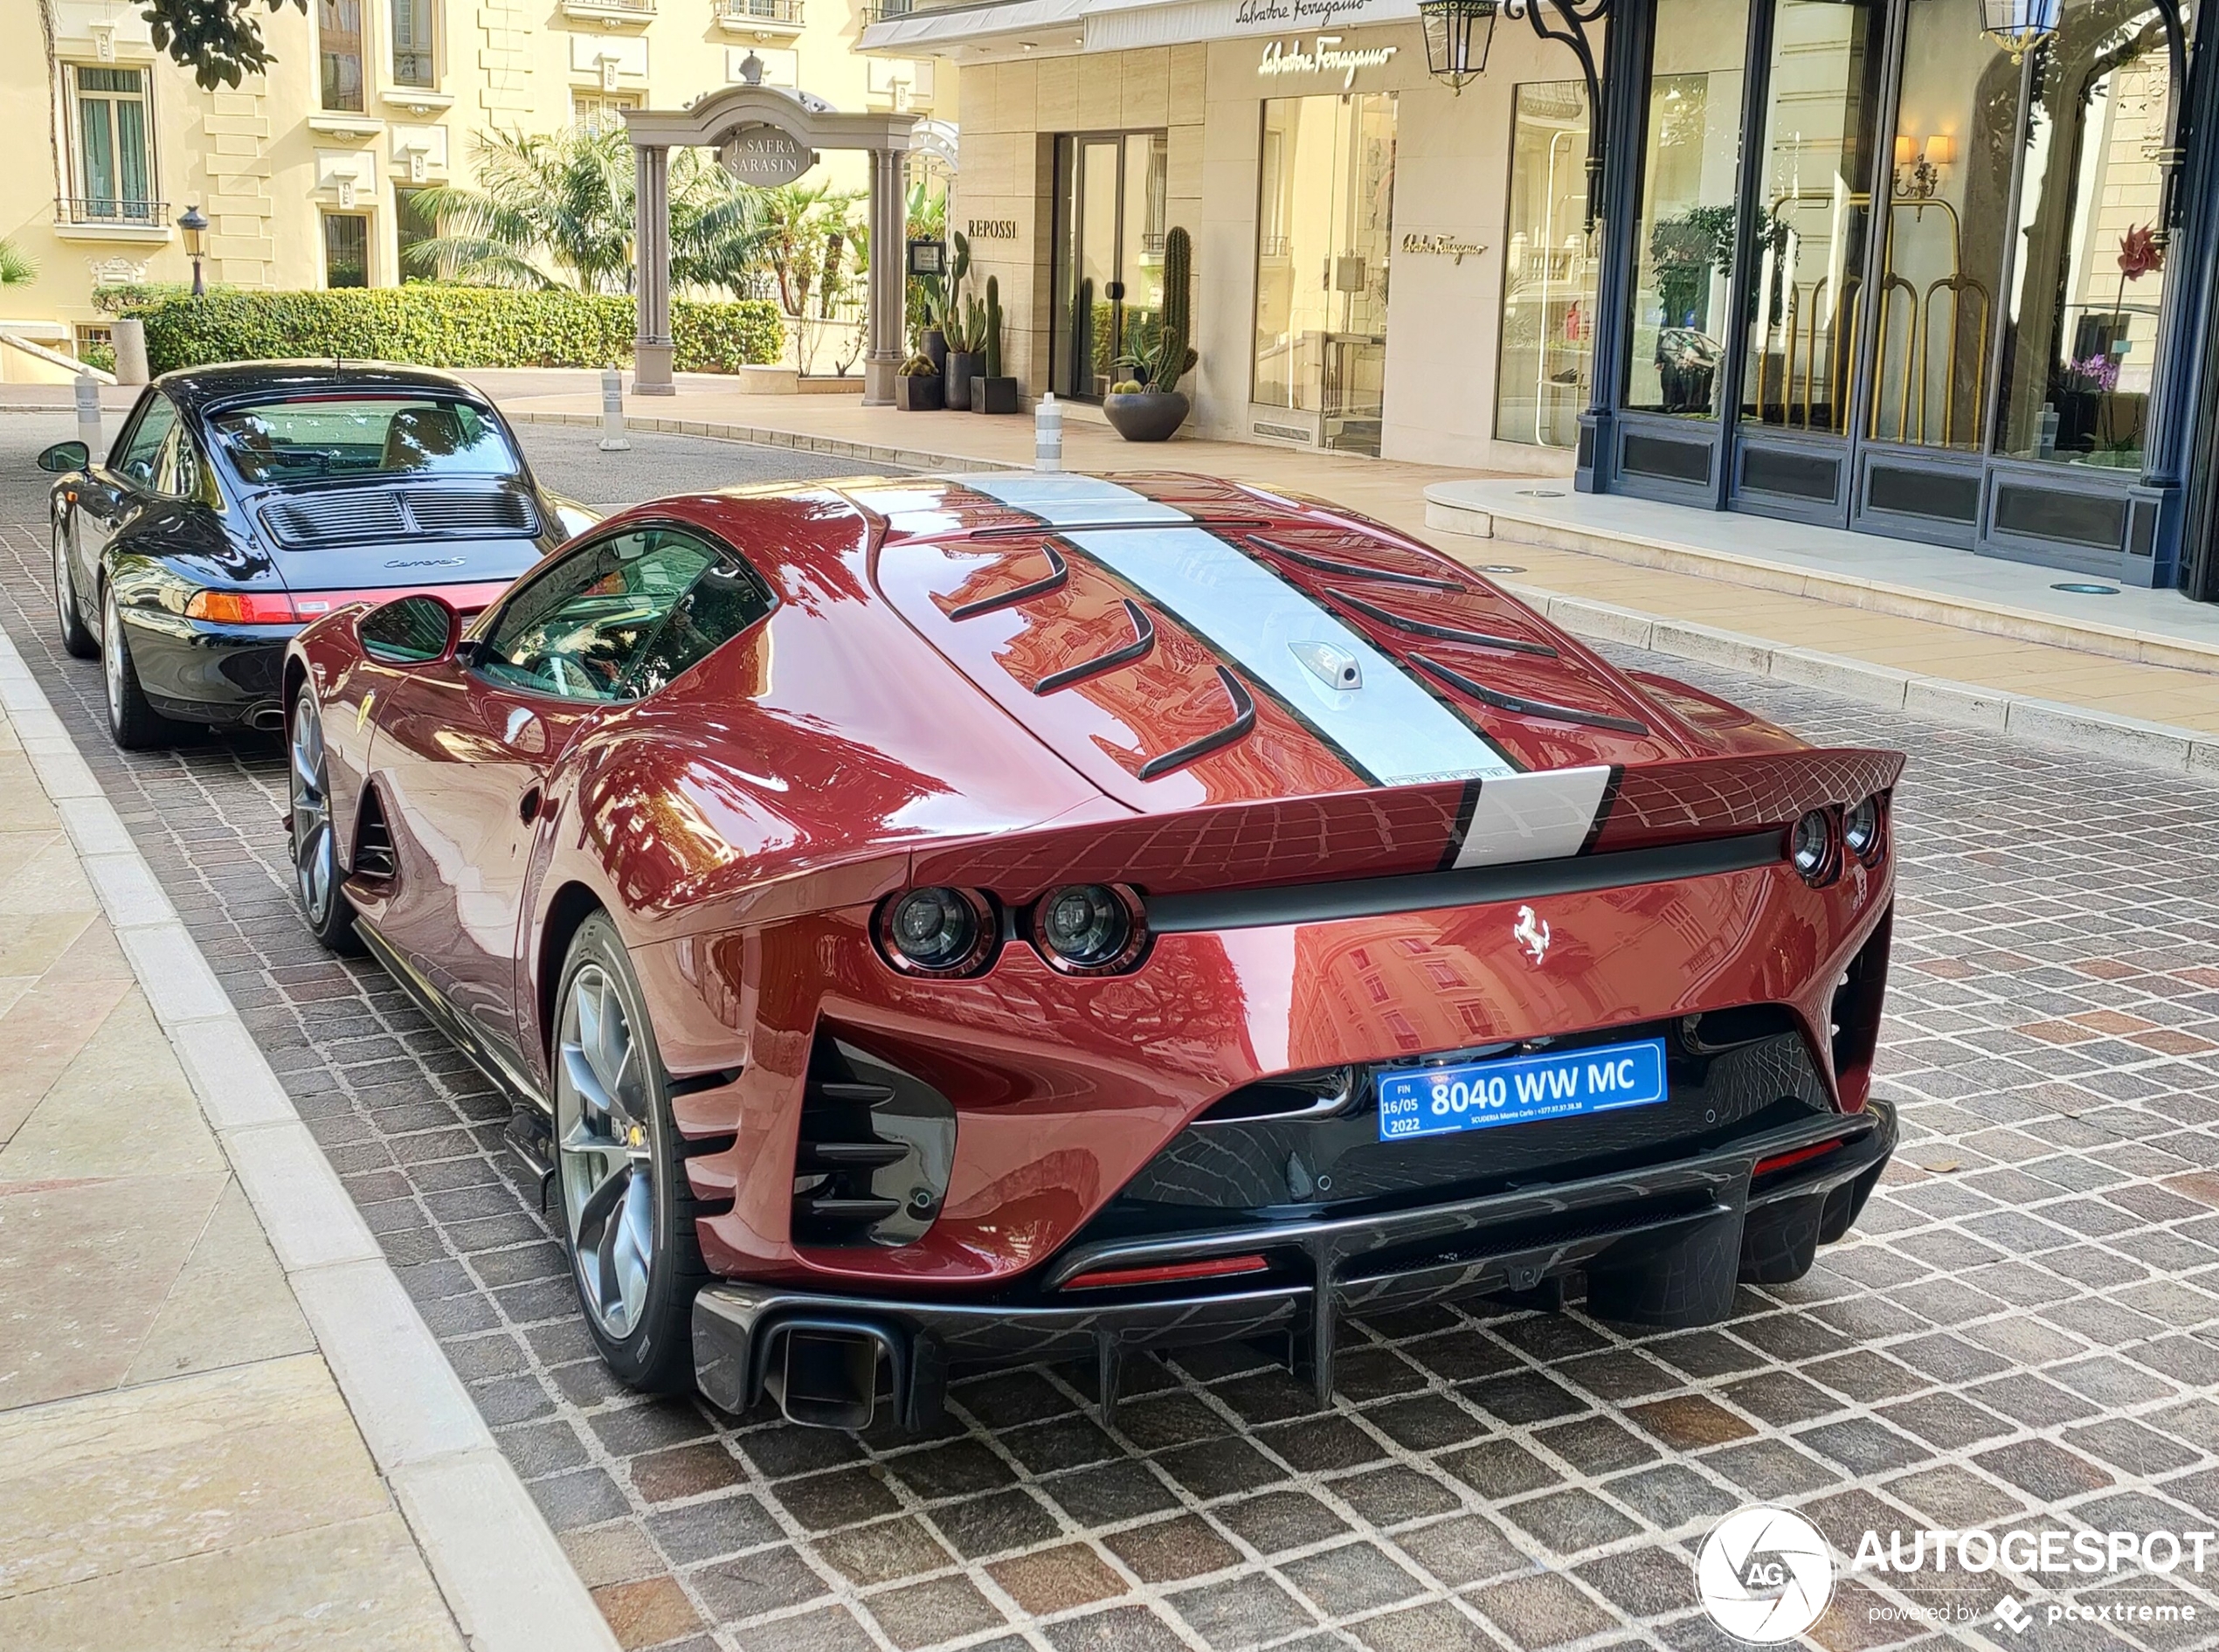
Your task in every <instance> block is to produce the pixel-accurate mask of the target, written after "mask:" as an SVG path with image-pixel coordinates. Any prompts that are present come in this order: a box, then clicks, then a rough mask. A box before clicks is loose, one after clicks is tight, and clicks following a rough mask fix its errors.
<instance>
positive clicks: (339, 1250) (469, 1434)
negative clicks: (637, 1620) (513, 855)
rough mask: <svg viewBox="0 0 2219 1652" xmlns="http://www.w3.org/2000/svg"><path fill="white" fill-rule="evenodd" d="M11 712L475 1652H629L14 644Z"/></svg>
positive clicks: (4, 679)
mask: <svg viewBox="0 0 2219 1652" xmlns="http://www.w3.org/2000/svg"><path fill="white" fill-rule="evenodd" d="M0 707H4V708H6V710H7V713H8V716H9V719H10V722H12V723H13V724H14V726H15V728H16V729H17V737H18V738H19V739H20V740H21V742H22V743H23V747H24V752H25V754H26V755H27V756H28V757H30V759H31V767H32V769H33V770H34V771H36V772H37V774H38V778H39V781H40V783H41V785H43V786H44V787H45V791H46V793H47V795H48V796H49V797H50V798H52V799H53V801H54V804H55V807H56V808H57V810H58V811H59V812H60V815H61V818H62V825H63V829H64V831H65V832H66V833H67V834H68V837H69V840H70V842H71V844H72V846H73V847H74V848H75V850H76V851H77V854H78V858H79V862H80V863H81V864H82V865H83V867H84V868H85V873H86V877H87V878H88V879H89V880H90V881H91V883H92V885H93V889H94V891H95V892H96V893H97V894H98V895H99V896H100V905H101V907H102V909H104V910H105V911H106V913H107V919H108V923H109V924H110V926H111V927H112V928H113V929H114V931H115V936H116V940H117V943H118V944H119V945H121V948H122V950H123V952H124V955H125V956H126V957H128V958H129V959H130V961H131V968H132V971H133V973H134V974H135V975H136V976H137V978H138V983H139V988H140V991H141V992H143V993H144V994H145V997H146V1000H147V1003H148V1005H149V1007H150V1008H151V1009H152V1010H153V1011H154V1013H155V1018H156V1020H158V1021H159V1022H160V1023H161V1024H162V1031H163V1032H164V1033H167V1034H168V1035H169V1040H170V1043H171V1044H172V1045H173V1046H174V1047H176V1053H177V1060H178V1064H179V1065H180V1066H181V1067H182V1068H183V1069H184V1073H185V1077H186V1079H187V1081H188V1082H190V1084H191V1085H192V1089H193V1094H194V1095H195V1096H197V1098H198V1100H199V1102H200V1107H201V1111H202V1112H203V1113H204V1115H205V1116H207V1119H208V1123H209V1127H210V1128H211V1130H214V1131H215V1133H216V1137H217V1140H218V1142H220V1143H221V1144H223V1149H224V1151H225V1156H226V1157H227V1158H229V1159H230V1160H231V1164H232V1172H233V1173H234V1174H236V1175H237V1176H238V1181H239V1185H240V1187H241V1188H242V1189H243V1190H244V1191H245V1194H246V1197H247V1199H248V1202H249V1203H251V1204H252V1206H253V1207H254V1213H255V1215H256V1216H257V1218H259V1220H260V1221H261V1224H262V1228H263V1231H264V1232H265V1233H266V1234H267V1235H268V1237H269V1241H270V1248H271V1249H272V1250H273V1251H274V1252H275V1253H276V1255H277V1258H278V1262H279V1265H280V1267H282V1268H284V1269H285V1274H286V1282H287V1284H289V1285H290V1286H291V1287H292V1289H293V1294H294V1298H295V1299H296V1300H297V1301H298V1302H299V1303H300V1304H301V1312H302V1313H303V1314H304V1315H305V1316H306V1317H307V1318H308V1324H309V1326H310V1328H311V1329H312V1330H313V1331H315V1338H316V1344H317V1346H318V1348H319V1349H320V1350H321V1352H322V1354H323V1357H324V1360H325V1362H326V1364H328V1365H329V1366H330V1368H331V1373H332V1376H333V1378H334V1379H335V1380H336V1381H337V1383H338V1385H339V1391H340V1393H342V1394H343V1395H344V1396H345V1397H346V1400H347V1406H348V1408H349V1411H350V1412H351V1413H352V1414H353V1415H354V1420H355V1426H356V1427H357V1428H358V1429H360V1430H361V1432H362V1436H363V1442H364V1443H365V1444H366V1445H368V1446H369V1448H370V1455H371V1456H372V1457H373V1458H374V1459H375V1460H376V1461H377V1467H378V1469H379V1471H380V1472H381V1473H382V1474H383V1475H384V1477H385V1480H386V1483H387V1484H388V1485H389V1486H390V1487H391V1490H392V1494H393V1497H394V1501H395V1502H396V1503H397V1504H398V1506H399V1508H400V1510H401V1515H402V1517H403V1518H404V1519H405V1520H406V1521H407V1522H408V1525H409V1530H410V1531H411V1533H412V1534H413V1535H414V1537H415V1538H416V1542H417V1545H418V1547H419V1548H420V1549H421V1550H422V1551H423V1552H424V1557H425V1562H426V1564H427V1565H428V1566H430V1568H431V1571H432V1578H433V1579H434V1580H435V1581H436V1582H437V1583H438V1585H439V1591H440V1593H441V1594H442V1596H443V1597H444V1598H445V1599H446V1604H447V1608H448V1610H449V1611H450V1612H452V1613H453V1615H454V1619H455V1621H456V1622H457V1624H458V1625H460V1628H461V1630H462V1633H463V1634H464V1635H465V1636H466V1637H467V1639H468V1642H469V1643H470V1645H471V1647H472V1648H473V1649H474V1652H617V1640H616V1636H615V1635H613V1634H612V1632H611V1630H610V1628H609V1626H608V1624H607V1622H606V1621H605V1620H604V1619H603V1617H602V1616H601V1614H600V1611H599V1609H598V1607H596V1606H595V1605H594V1604H593V1599H592V1597H591V1595H589V1594H588V1593H586V1590H585V1586H584V1583H582V1582H580V1581H579V1579H578V1575H577V1572H576V1571H575V1570H573V1569H572V1567H571V1566H570V1560H569V1559H568V1558H567V1557H566V1556H565V1555H564V1554H563V1550H562V1546H561V1545H559V1544H558V1543H557V1542H556V1539H555V1535H554V1533H553V1532H552V1531H550V1530H549V1529H548V1525H547V1522H546V1521H545V1520H544V1519H543V1518H542V1517H541V1515H540V1512H539V1510H538V1508H537V1506H536V1504H535V1503H533V1502H532V1499H531V1494H530V1493H529V1491H527V1490H525V1489H524V1483H523V1482H522V1480H520V1479H519V1478H517V1476H516V1471H515V1469H514V1468H512V1467H511V1466H510V1465H509V1463H508V1459H506V1458H505V1457H503V1456H502V1455H501V1451H500V1448H498V1447H496V1446H495V1445H494V1439H493V1434H492V1433H491V1432H490V1431H489V1430H488V1429H487V1427H486V1424H485V1420H484V1419H483V1418H481V1417H480V1415H479V1414H478V1408H477V1407H476V1406H474V1404H472V1403H471V1400H470V1396H469V1393H468V1392H467V1390H466V1389H465V1388H464V1387H463V1386H462V1382H461V1380H460V1379H459V1378H458V1377H457V1376H456V1375H455V1374H454V1369H453V1366H452V1365H449V1364H448V1363H447V1359H446V1355H445V1354H444V1353H442V1352H441V1351H440V1349H439V1342H438V1340H437V1338H435V1337H433V1336H432V1331H431V1328H430V1327H429V1326H427V1325H426V1324H425V1323H424V1318H423V1316H422V1315H420V1314H418V1312H417V1310H416V1305H415V1303H411V1301H410V1300H409V1297H408V1293H407V1292H406V1291H405V1290H404V1289H402V1288H401V1282H400V1280H399V1279H398V1278H397V1276H396V1275H394V1272H393V1270H392V1268H391V1266H390V1265H389V1264H388V1263H387V1262H386V1261H385V1256H384V1252H383V1251H382V1250H380V1249H379V1248H378V1245H377V1239H376V1237H375V1236H374V1235H372V1234H371V1233H370V1229H369V1227H368V1226H367V1225H366V1224H365V1223H364V1222H363V1219H362V1215H361V1213H359V1212H358V1211H356V1208H355V1203H354V1200H353V1199H350V1198H349V1197H348V1194H347V1190H346V1188H345V1186H344V1185H342V1184H341V1182H340V1180H339V1178H338V1176H337V1174H336V1173H335V1172H334V1171H333V1170H332V1168H331V1164H330V1161H329V1160H328V1159H327V1158H325V1157H324V1154H323V1150H322V1149H321V1147H320V1146H318V1145H317V1144H316V1140H315V1137H314V1136H312V1135H310V1134H309V1132H308V1126H307V1125H306V1124H304V1123H301V1116H300V1114H299V1112H298V1111H297V1110H296V1109H294V1105H293V1102H292V1101H291V1099H290V1098H289V1097H288V1096H287V1095H286V1093H285V1088H284V1086H283V1085H281V1084H280V1083H279V1082H278V1079H277V1075H275V1074H274V1073H273V1072H272V1071H271V1070H270V1065H269V1062H268V1061H266V1060H265V1059H264V1057H263V1054H262V1052H261V1050H260V1048H259V1047H257V1046H256V1044H255V1042H254V1039H253V1035H252V1033H249V1032H248V1031H247V1030H246V1026H245V1023H244V1022H243V1021H241V1020H239V1017H238V1011H237V1010H236V1009H235V1008H233V1007H232V1001H231V999H230V996H229V995H228V994H227V993H225V991H224V987H223V983H222V982H220V981H219V980H218V979H217V978H216V973H215V971H213V970H211V968H210V967H209V965H208V960H207V958H206V957H205V956H204V955H203V953H202V952H201V950H200V948H199V946H198V945H197V944H196V943H195V942H194V940H193V938H192V936H191V934H190V931H188V930H186V928H185V926H184V923H183V921H182V920H180V919H179V918H178V916H177V914H176V909H175V908H174V907H172V906H171V905H170V902H169V896H168V895H166V894H165V893H164V892H163V890H162V886H161V884H160V882H159V881H157V880H156V877H155V875H154V873H153V871H152V869H151V868H150V867H149V866H148V865H147V863H146V860H145V857H144V856H142V854H140V853H139V851H138V848H137V846H136V845H135V844H134V843H133V841H132V840H131V836H130V833H128V831H127V830H126V829H125V827H124V825H123V822H122V821H121V819H119V818H118V817H117V815H116V812H115V810H114V807H113V806H112V805H110V804H109V802H108V800H107V794H106V793H105V792H103V791H101V790H100V783H99V781H98V780H97V779H96V778H94V776H93V771H92V770H91V768H90V767H89V766H87V765H86V763H85V760H84V759H83V757H80V756H79V753H78V751H77V749H76V746H75V744H74V743H73V742H72V741H71V740H70V738H69V736H68V734H67V732H66V730H65V729H63V727H62V723H61V720H60V719H59V717H57V716H56V715H54V712H53V708H52V707H51V706H50V705H49V704H48V703H47V702H46V697H45V694H44V692H43V691H42V690H41V689H40V688H39V687H38V680H37V679H36V678H34V677H33V676H32V675H31V671H30V668H29V667H27V666H25V665H24V660H23V656H22V655H21V654H20V653H17V650H16V646H15V644H14V641H13V640H12V639H10V638H9V637H8V636H7V635H6V633H5V632H0Z"/></svg>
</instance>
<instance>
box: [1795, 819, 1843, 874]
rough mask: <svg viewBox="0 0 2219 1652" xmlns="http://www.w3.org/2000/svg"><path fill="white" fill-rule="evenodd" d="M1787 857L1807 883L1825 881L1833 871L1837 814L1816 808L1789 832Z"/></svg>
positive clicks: (1797, 822)
mask: <svg viewBox="0 0 2219 1652" xmlns="http://www.w3.org/2000/svg"><path fill="white" fill-rule="evenodd" d="M1787 858H1788V859H1789V860H1791V861H1794V863H1795V870H1796V871H1798V872H1800V873H1801V874H1802V877H1803V881H1804V882H1806V883H1823V882H1825V881H1827V879H1828V878H1829V877H1831V876H1832V875H1833V873H1834V817H1833V816H1832V815H1831V814H1829V813H1828V812H1827V811H1825V810H1824V809H1813V810H1812V811H1811V812H1809V813H1808V814H1807V815H1805V816H1804V817H1803V818H1802V819H1800V820H1798V821H1796V822H1795V825H1794V828H1793V829H1792V830H1791V831H1790V833H1788V838H1787Z"/></svg>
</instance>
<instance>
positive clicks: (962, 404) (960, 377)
mask: <svg viewBox="0 0 2219 1652" xmlns="http://www.w3.org/2000/svg"><path fill="white" fill-rule="evenodd" d="M977 371H978V355H977V353H976V352H974V351H971V350H950V351H949V352H948V405H949V406H951V407H952V408H955V409H957V410H958V411H961V410H963V409H965V408H968V407H969V406H970V405H971V375H973V374H974V373H976V372H977Z"/></svg>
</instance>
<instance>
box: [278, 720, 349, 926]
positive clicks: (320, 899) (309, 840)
mask: <svg viewBox="0 0 2219 1652" xmlns="http://www.w3.org/2000/svg"><path fill="white" fill-rule="evenodd" d="M285 752H286V799H287V809H286V817H285V826H286V836H287V839H288V840H290V842H291V843H292V846H293V896H294V900H296V901H298V902H300V903H301V922H302V923H305V924H307V925H308V933H309V934H311V935H313V936H315V937H316V939H317V940H318V941H319V942H321V944H323V946H324V947H325V948H326V949H327V950H330V951H333V952H337V953H341V954H343V955H349V956H351V955H352V954H355V953H357V952H360V951H361V950H363V943H362V937H360V936H359V935H357V934H356V933H355V909H354V903H353V902H350V901H349V900H348V899H347V891H346V889H345V888H344V887H342V886H343V884H344V881H345V879H346V875H347V873H346V868H345V867H342V866H341V865H340V864H339V840H338V838H337V837H336V836H335V834H334V833H333V832H332V829H331V826H332V822H331V762H330V758H329V757H328V754H327V753H326V752H325V750H324V745H323V715H322V714H321V712H320V711H318V710H317V708H316V697H315V695H314V694H313V693H312V692H311V691H310V690H309V688H308V685H307V684H305V683H303V684H302V685H301V693H300V695H299V696H298V697H297V698H296V699H295V700H294V702H293V721H292V722H290V723H288V724H287V727H286V740H285Z"/></svg>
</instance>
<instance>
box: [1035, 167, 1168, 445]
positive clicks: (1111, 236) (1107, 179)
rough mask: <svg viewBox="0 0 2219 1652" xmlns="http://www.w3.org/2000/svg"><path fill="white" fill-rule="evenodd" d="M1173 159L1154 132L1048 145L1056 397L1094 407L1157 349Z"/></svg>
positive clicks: (1051, 347)
mask: <svg viewBox="0 0 2219 1652" xmlns="http://www.w3.org/2000/svg"><path fill="white" fill-rule="evenodd" d="M1169 166H1170V149H1169V145H1168V143H1167V141H1166V138H1165V134H1163V133H1161V132H1113V133H1104V134H1099V135H1096V134H1085V133H1078V134H1066V135H1062V136H1060V137H1058V138H1057V139H1056V141H1055V173H1056V211H1057V215H1058V218H1059V225H1058V233H1057V236H1056V240H1055V263H1056V267H1055V273H1054V288H1053V290H1054V327H1053V331H1052V335H1051V338H1050V342H1049V349H1048V355H1049V370H1048V377H1049V384H1050V385H1051V387H1052V388H1053V389H1054V391H1055V393H1056V394H1057V395H1059V396H1065V397H1075V398H1076V399H1079V400H1082V401H1099V400H1101V399H1102V397H1103V396H1105V395H1107V394H1108V393H1109V391H1110V385H1112V384H1116V382H1117V381H1118V380H1119V379H1122V378H1124V377H1127V376H1128V373H1129V372H1130V369H1129V368H1125V367H1120V366H1119V365H1118V363H1120V362H1123V361H1124V360H1126V359H1127V358H1128V357H1130V356H1136V355H1140V354H1144V353H1145V352H1146V351H1147V350H1149V349H1151V347H1152V346H1153V345H1154V343H1155V341H1156V336H1157V329H1158V328H1159V327H1160V325H1161V324H1162V319H1163V309H1164V235H1165V229H1166V225H1165V222H1164V211H1165V197H1166V194H1167V190H1166V183H1167V180H1168V174H1169Z"/></svg>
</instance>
